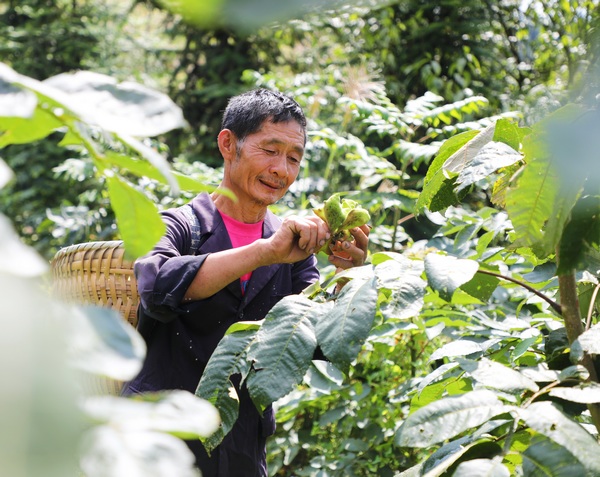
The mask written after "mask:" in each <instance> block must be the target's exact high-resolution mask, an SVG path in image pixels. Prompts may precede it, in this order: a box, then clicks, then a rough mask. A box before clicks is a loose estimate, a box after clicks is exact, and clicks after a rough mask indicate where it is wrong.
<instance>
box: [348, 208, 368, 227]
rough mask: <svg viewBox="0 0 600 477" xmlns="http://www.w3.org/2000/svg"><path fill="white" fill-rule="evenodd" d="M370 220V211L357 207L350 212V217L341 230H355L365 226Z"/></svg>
mask: <svg viewBox="0 0 600 477" xmlns="http://www.w3.org/2000/svg"><path fill="white" fill-rule="evenodd" d="M369 220H371V215H370V214H369V211H368V210H366V209H363V208H362V207H356V208H355V209H352V210H351V211H350V212H348V215H347V216H346V218H345V219H344V222H343V223H342V225H341V228H342V229H344V230H348V229H353V228H355V227H360V226H362V225H365V224H366V223H367V222H368V221H369Z"/></svg>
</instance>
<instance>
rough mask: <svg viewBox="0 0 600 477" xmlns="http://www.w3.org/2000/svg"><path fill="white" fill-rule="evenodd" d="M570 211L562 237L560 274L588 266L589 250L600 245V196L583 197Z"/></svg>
mask: <svg viewBox="0 0 600 477" xmlns="http://www.w3.org/2000/svg"><path fill="white" fill-rule="evenodd" d="M571 202H574V201H571ZM571 205H573V204H571ZM570 212H571V216H570V220H569V221H568V222H567V224H566V227H565V228H564V231H563V232H562V236H561V237H560V246H559V257H560V262H559V267H558V274H559V275H562V274H564V273H568V272H569V271H571V270H573V269H582V268H586V265H587V263H586V258H587V256H586V255H587V252H588V251H589V250H590V249H592V248H594V247H597V246H598V245H600V196H586V197H583V198H582V199H580V200H579V201H578V202H577V203H575V204H574V206H573V208H572V210H570Z"/></svg>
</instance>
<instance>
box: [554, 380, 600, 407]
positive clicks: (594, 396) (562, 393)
mask: <svg viewBox="0 0 600 477" xmlns="http://www.w3.org/2000/svg"><path fill="white" fill-rule="evenodd" d="M549 394H550V396H555V397H558V398H561V399H565V400H567V401H573V402H579V403H583V404H588V403H598V402H600V384H598V383H594V382H590V383H583V384H579V385H577V386H573V387H568V388H563V387H556V388H552V389H551V390H550V393H549Z"/></svg>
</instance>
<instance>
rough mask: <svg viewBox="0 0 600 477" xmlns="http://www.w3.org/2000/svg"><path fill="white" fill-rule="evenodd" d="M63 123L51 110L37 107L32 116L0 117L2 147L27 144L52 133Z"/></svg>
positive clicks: (0, 144)
mask: <svg viewBox="0 0 600 477" xmlns="http://www.w3.org/2000/svg"><path fill="white" fill-rule="evenodd" d="M62 126H63V124H62V123H61V122H60V121H58V120H57V119H56V117H55V116H54V115H53V114H52V113H50V112H49V111H47V110H45V109H41V108H36V109H35V112H34V114H33V115H32V116H31V117H30V118H3V117H0V131H4V133H3V134H2V135H1V136H0V148H3V147H6V146H8V145H10V144H26V143H29V142H34V141H38V140H39V139H43V138H45V137H46V136H48V135H50V134H51V133H52V132H53V131H55V130H56V129H58V128H60V127H62Z"/></svg>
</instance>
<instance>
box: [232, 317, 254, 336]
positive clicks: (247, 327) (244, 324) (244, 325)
mask: <svg viewBox="0 0 600 477" xmlns="http://www.w3.org/2000/svg"><path fill="white" fill-rule="evenodd" d="M262 324H263V320H260V321H238V322H236V323H234V324H233V325H231V326H230V327H229V328H227V331H225V334H226V335H230V334H231V333H238V332H240V331H258V330H259V328H260V327H261V325H262Z"/></svg>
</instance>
